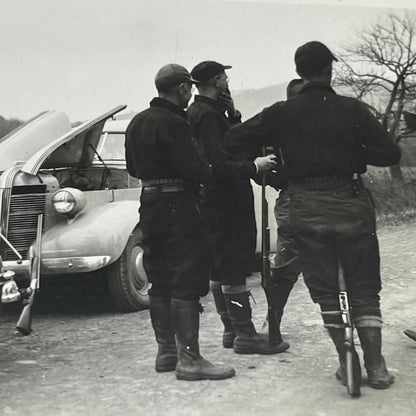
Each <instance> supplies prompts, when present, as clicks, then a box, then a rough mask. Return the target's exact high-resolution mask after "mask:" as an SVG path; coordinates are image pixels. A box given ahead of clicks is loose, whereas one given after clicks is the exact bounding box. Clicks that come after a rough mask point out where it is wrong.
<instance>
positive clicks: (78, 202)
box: [52, 188, 87, 217]
mask: <svg viewBox="0 0 416 416" xmlns="http://www.w3.org/2000/svg"><path fill="white" fill-rule="evenodd" d="M52 203H53V207H54V208H55V211H56V212H58V213H59V214H62V215H66V216H68V217H73V216H74V215H75V214H77V213H78V212H80V211H81V210H82V208H84V207H85V204H86V203H87V201H86V199H85V195H84V193H83V192H82V191H80V190H79V189H75V188H63V189H60V190H59V191H58V192H56V193H55V195H54V196H53V197H52Z"/></svg>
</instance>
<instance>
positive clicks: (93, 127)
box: [0, 105, 127, 175]
mask: <svg viewBox="0 0 416 416" xmlns="http://www.w3.org/2000/svg"><path fill="white" fill-rule="evenodd" d="M126 107H127V106H126V105H119V106H117V107H115V108H113V109H112V110H109V111H106V112H105V113H104V114H102V115H100V116H98V117H96V118H94V119H92V120H89V121H86V122H85V123H82V124H81V125H79V126H78V127H75V128H74V129H72V130H70V131H69V132H66V133H64V134H63V135H60V136H59V137H58V138H56V136H55V137H54V140H52V141H51V142H49V143H48V144H46V145H45V146H43V147H42V148H41V149H39V150H38V151H37V152H36V153H35V154H33V155H32V157H30V158H29V159H28V160H27V161H26V163H25V164H24V166H23V168H22V171H23V172H25V173H29V174H31V175H36V174H37V173H38V171H39V169H40V168H43V169H54V168H60V167H88V166H90V165H91V163H92V160H93V158H94V156H95V149H96V148H97V144H98V141H99V139H100V136H101V133H102V130H103V127H104V123H105V121H106V120H107V119H108V118H110V117H112V116H113V115H114V114H116V113H118V112H120V111H122V110H124V109H125V108H126ZM0 144H1V143H0Z"/></svg>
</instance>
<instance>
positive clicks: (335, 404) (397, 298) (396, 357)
mask: <svg viewBox="0 0 416 416" xmlns="http://www.w3.org/2000/svg"><path fill="white" fill-rule="evenodd" d="M379 237H380V245H381V253H382V276H383V291H382V311H383V317H384V332H383V335H384V346H383V348H384V354H385V357H386V361H387V364H388V366H389V368H390V370H391V372H392V373H393V374H394V375H395V376H396V382H395V384H394V385H393V386H392V387H391V388H390V389H388V390H384V391H378V390H374V389H371V388H370V387H368V385H367V384H366V381H365V380H364V382H363V386H362V396H361V398H359V399H352V398H350V397H349V396H348V394H347V392H346V389H345V387H343V386H342V385H341V384H339V382H337V381H336V380H335V377H334V372H335V370H336V368H337V358H336V354H335V350H334V348H333V346H332V343H331V341H330V340H329V338H328V336H327V335H326V333H325V331H324V329H323V327H322V322H321V317H320V314H319V308H318V307H317V306H316V305H314V304H312V302H311V301H310V299H309V295H308V293H307V290H306V288H305V286H304V284H303V281H300V282H298V284H297V285H296V286H295V289H294V291H293V294H292V296H291V298H290V299H289V303H288V305H287V308H286V315H285V317H284V321H283V335H284V337H285V339H286V340H287V341H288V342H290V344H291V347H290V349H289V350H288V352H285V353H282V354H278V355H275V356H260V355H253V356H246V355H237V354H234V353H233V351H232V350H225V349H223V348H222V347H221V345H220V344H221V330H222V328H221V325H220V321H219V319H218V316H217V315H216V313H215V307H214V303H213V299H212V296H211V294H209V295H208V296H207V297H206V298H204V299H202V303H203V305H204V307H205V312H204V314H203V315H202V317H201V332H200V344H201V351H202V354H203V355H204V356H205V357H206V358H207V359H209V360H211V361H213V362H222V363H226V364H229V365H232V366H234V367H235V369H236V372H237V376H236V377H234V378H232V379H228V380H224V381H198V382H186V381H177V380H176V378H175V376H174V374H173V373H164V374H157V373H155V372H154V357H155V354H156V344H155V341H154V335H153V332H152V328H151V325H150V319H149V312H148V311H147V310H145V311H141V312H137V313H131V314H119V313H117V312H115V311H113V310H112V307H111V305H110V303H109V300H108V298H107V297H106V296H105V295H103V291H102V288H100V287H98V288H97V287H96V286H97V285H94V286H93V284H92V283H91V282H88V283H86V282H83V281H75V282H74V281H73V282H72V283H71V284H68V282H65V284H63V283H62V284H60V285H59V286H58V285H56V284H49V285H46V286H44V289H43V290H42V291H41V294H40V295H41V296H40V297H39V299H38V301H37V303H36V309H35V315H34V320H33V328H34V331H33V333H32V334H31V335H30V336H27V337H22V336H17V335H15V334H14V325H15V323H16V318H17V315H18V309H17V308H16V307H14V305H13V307H11V308H10V307H8V308H3V309H2V313H1V316H0V415H25V416H27V415H29V416H41V415H42V416H49V415H50V416H72V415H91V416H95V415H99V416H107V415H108V416H114V415H124V416H130V415H146V416H152V415H158V416H162V415H173V416H188V415H189V416H212V415H215V416H222V415H229V416H233V415H284V416H295V415H299V416H308V415H311V416H312V415H314V416H344V415H345V416H346V415H350V416H352V415H353V416H360V415H363V416H364V415H365V416H369V415H378V416H383V415H389V416H391V415H392V414H395V415H398V416H399V415H400V416H407V415H409V416H410V415H412V416H413V415H414V414H415V413H416V395H415V392H416V342H413V341H411V340H410V339H408V338H407V337H406V336H405V335H404V334H403V330H404V329H406V328H413V329H415V330H416V319H415V317H416V290H415V282H414V279H415V277H416V256H415V255H414V251H415V248H414V241H416V224H411V225H400V226H391V227H384V228H382V229H381V230H380V231H379ZM249 286H250V289H251V290H252V293H253V295H254V298H255V300H256V302H257V303H256V304H252V307H253V315H254V321H255V323H256V325H257V327H260V326H261V323H262V321H263V318H264V316H265V313H266V305H265V297H264V294H263V292H262V289H261V288H260V277H259V275H258V274H255V275H253V276H252V277H250V279H249ZM356 342H357V347H358V350H359V352H360V353H361V350H360V348H359V345H358V339H357V340H356Z"/></svg>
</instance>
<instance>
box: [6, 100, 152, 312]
mask: <svg viewBox="0 0 416 416" xmlns="http://www.w3.org/2000/svg"><path fill="white" fill-rule="evenodd" d="M125 107H126V106H118V107H116V108H114V109H112V110H110V111H107V112H105V113H104V114H102V115H100V116H99V117H96V118H94V119H92V120H89V121H87V122H84V123H82V124H81V125H79V126H77V127H75V128H72V127H71V123H70V121H69V119H68V117H67V116H66V115H65V114H64V113H62V112H58V111H48V112H44V113H41V114H39V115H38V116H36V117H34V118H33V119H32V120H30V121H28V122H27V123H25V124H23V125H22V126H20V127H18V128H17V129H16V130H14V131H13V132H11V133H10V134H9V135H7V136H5V137H3V138H2V139H0V154H1V157H0V214H1V219H0V232H1V233H2V234H3V235H4V236H5V239H2V240H1V241H0V255H1V257H2V259H3V266H4V269H5V270H11V271H13V272H14V273H15V276H16V280H18V279H24V278H29V269H30V264H31V259H30V253H31V250H30V247H31V246H32V244H33V243H34V241H35V240H36V237H37V222H38V218H39V214H43V215H42V217H41V218H43V224H42V227H41V229H42V236H41V256H40V257H41V262H40V264H41V266H40V270H41V275H42V278H43V277H46V278H48V277H50V278H56V279H58V278H59V277H60V276H62V275H69V274H71V275H73V274H74V275H75V274H88V273H90V272H94V271H97V270H102V272H103V274H105V276H106V278H107V279H108V286H109V290H110V292H111V295H112V298H113V300H114V303H115V305H116V306H117V307H118V308H119V309H120V310H122V311H137V310H140V309H143V308H145V307H146V306H147V305H148V296H147V291H148V289H149V283H148V280H147V276H146V273H145V271H144V269H143V260H142V259H143V249H142V247H141V232H140V228H139V214H138V201H139V197H140V190H141V188H140V181H139V180H137V179H136V178H132V177H131V176H129V174H128V172H127V170H126V163H125V157H124V130H123V131H122V132H121V131H120V132H118V131H117V130H116V129H114V128H113V129H112V130H111V131H108V130H106V129H105V128H104V126H105V123H106V121H107V120H108V119H111V118H112V117H113V116H114V115H115V114H117V113H119V112H120V111H122V110H124V109H125ZM124 128H125V127H124ZM9 243H10V244H9ZM20 257H21V258H20Z"/></svg>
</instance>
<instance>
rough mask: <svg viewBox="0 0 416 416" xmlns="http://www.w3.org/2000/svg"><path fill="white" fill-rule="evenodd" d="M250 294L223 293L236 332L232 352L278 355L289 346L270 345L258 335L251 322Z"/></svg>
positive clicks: (262, 336) (265, 338)
mask: <svg viewBox="0 0 416 416" xmlns="http://www.w3.org/2000/svg"><path fill="white" fill-rule="evenodd" d="M249 294H250V292H248V291H245V292H241V293H225V294H224V296H225V299H226V300H227V309H228V313H229V316H230V319H231V322H232V323H233V326H234V328H235V331H236V335H237V336H236V338H235V339H234V351H235V352H236V353H237V354H278V353H280V352H283V351H286V350H287V349H288V348H289V344H287V343H286V342H280V343H278V344H276V345H270V342H269V338H268V336H266V335H263V334H258V333H257V331H256V329H255V327H254V324H253V322H252V320H251V318H252V315H251V306H250V300H249Z"/></svg>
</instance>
